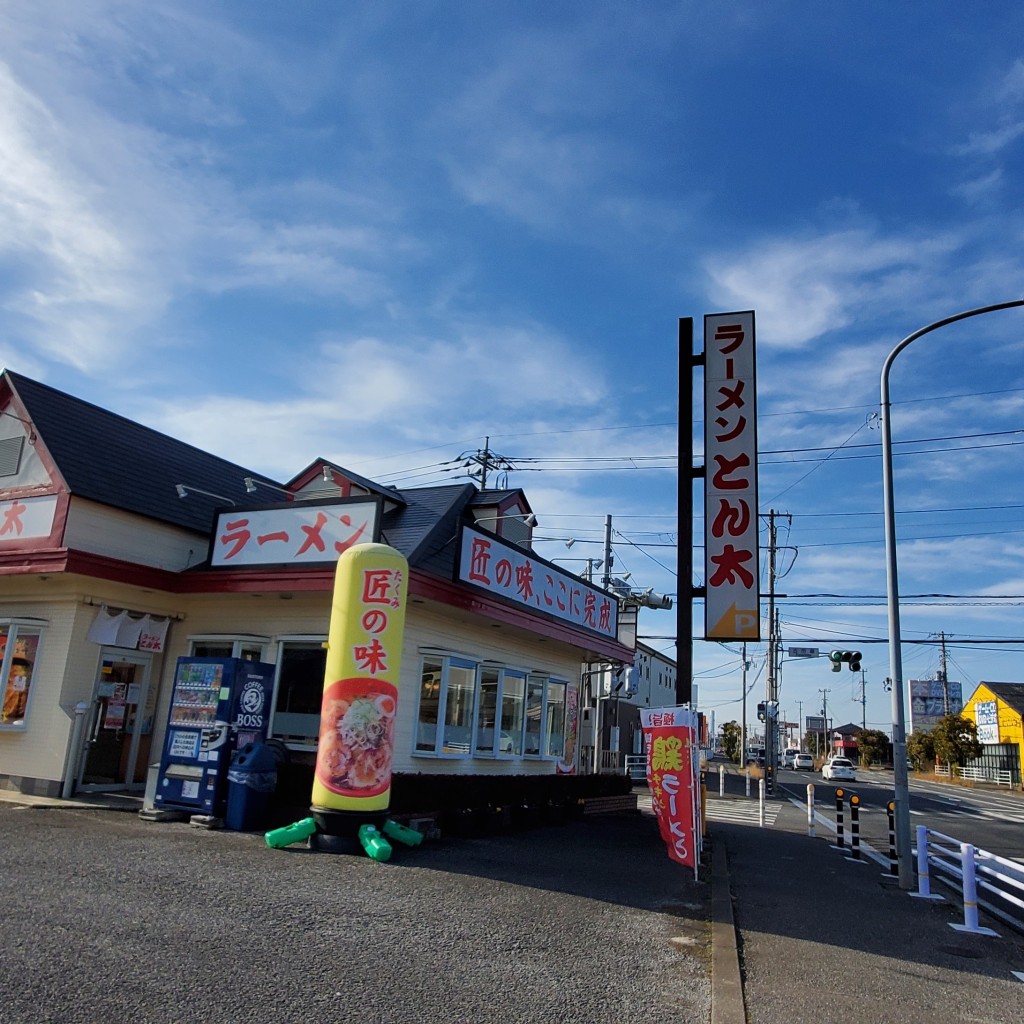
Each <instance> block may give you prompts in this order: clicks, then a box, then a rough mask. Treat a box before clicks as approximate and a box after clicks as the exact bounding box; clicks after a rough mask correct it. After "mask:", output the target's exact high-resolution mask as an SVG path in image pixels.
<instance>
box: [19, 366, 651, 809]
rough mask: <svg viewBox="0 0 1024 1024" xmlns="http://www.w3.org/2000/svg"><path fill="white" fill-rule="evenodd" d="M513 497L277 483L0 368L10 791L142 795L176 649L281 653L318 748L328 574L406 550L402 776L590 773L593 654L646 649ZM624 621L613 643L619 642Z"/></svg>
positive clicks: (275, 710)
mask: <svg viewBox="0 0 1024 1024" xmlns="http://www.w3.org/2000/svg"><path fill="white" fill-rule="evenodd" d="M535 524H536V517H535V516H534V515H533V512H532V510H531V508H530V506H529V503H528V501H527V497H526V495H525V494H524V493H523V492H522V491H521V490H518V489H504V490H480V489H479V488H477V487H476V486H475V485H474V484H472V483H461V484H452V485H448V486H436V487H420V488H410V489H398V488H392V487H387V486H383V485H379V484H377V483H375V482H374V481H372V480H368V479H366V478H364V477H361V476H359V475H358V474H356V473H353V472H350V471H348V470H346V469H345V468H344V467H342V466H339V465H336V464H333V463H331V462H328V461H326V460H323V459H315V460H313V461H312V462H310V463H309V465H307V466H306V467H305V468H304V469H302V470H301V472H299V473H297V474H296V475H295V476H294V477H293V478H292V479H291V480H289V481H287V482H277V481H273V480H268V479H266V478H265V477H261V476H260V475H259V474H257V473H254V472H253V471H251V470H249V469H246V468H244V467H242V466H239V465H236V464H234V463H231V462H228V461H226V460H224V459H220V458H218V457H217V456H215V455H212V454H210V453H208V452H205V451H202V450H200V449H198V448H196V447H194V446H192V445H188V444H185V443H183V442H181V441H177V440H175V439H173V438H171V437H168V436H167V435H164V434H161V433H159V432H157V431H155V430H151V429H150V428H148V427H145V426H142V425H141V424H138V423H135V422H133V421H131V420H128V419H126V418H124V417H122V416H118V415H116V414H114V413H112V412H109V411H107V410H104V409H101V408H98V407H97V406H94V405H91V404H89V403H87V402H84V401H82V400H80V399H77V398H75V397H73V396H71V395H68V394H65V393H62V392H60V391H57V390H55V389H53V388H51V387H48V386H46V385H44V384H41V383H39V382H37V381H34V380H31V379H29V378H27V377H25V376H22V375H20V374H18V373H14V372H12V371H9V370H8V371H5V372H4V373H3V374H2V376H0V659H2V661H0V681H2V685H3V709H2V715H0V788H7V789H14V790H18V791H21V792H25V793H35V794H44V795H49V796H58V795H64V796H69V795H71V794H72V793H75V792H88V791H93V790H112V791H116V790H122V791H140V790H141V789H142V788H143V787H144V785H145V782H146V779H147V770H148V767H149V765H150V763H151V762H153V761H154V760H158V759H159V751H160V749H161V744H162V741H163V736H164V731H165V728H166V722H167V717H168V708H169V702H170V693H171V690H172V687H173V680H174V672H175V666H176V663H177V659H178V658H179V657H186V656H188V657H237V658H243V659H249V660H255V661H262V662H267V663H270V664H272V665H273V666H274V687H273V696H272V701H271V703H272V707H271V712H270V718H269V732H270V735H271V736H272V737H275V738H277V739H278V740H280V741H281V742H282V743H283V744H284V745H286V747H287V748H288V750H289V752H290V755H291V757H292V758H293V759H294V760H295V761H297V762H300V763H302V762H308V763H309V764H310V765H312V763H313V761H314V760H315V754H316V748H317V739H318V730H319V714H320V701H321V694H322V688H323V683H324V666H325V650H324V642H325V641H326V639H327V633H328V625H329V617H330V612H331V592H332V588H333V584H334V570H335V565H336V563H337V558H338V556H339V553H340V552H342V551H344V550H346V549H347V548H348V547H350V546H352V545H353V544H358V543H361V542H363V541H379V542H381V543H384V544H387V545H389V546H391V547H393V548H395V549H396V550H398V551H399V552H401V554H402V555H404V557H405V558H406V559H407V561H408V566H409V581H408V607H407V615H406V629H405V637H404V643H403V650H402V658H401V665H402V668H401V680H400V685H399V700H398V710H397V713H396V719H395V747H394V770H395V772H396V773H423V774H436V773H452V774H454V773H457V774H463V775H497V774H503V775H505V774H519V775H522V774H557V773H574V772H576V771H577V770H578V767H579V717H580V715H579V712H580V700H581V693H580V688H581V677H582V670H581V666H583V665H585V664H595V663H601V664H609V665H613V666H615V665H631V664H632V662H633V658H634V650H633V646H634V643H635V620H634V623H633V625H632V627H629V626H627V625H626V624H625V622H624V621H623V622H620V616H619V611H620V608H619V601H618V600H617V599H616V597H615V595H613V594H611V593H609V592H606V591H604V590H602V589H600V588H597V587H595V586H593V585H592V584H591V583H589V582H588V581H586V580H584V579H581V578H580V577H577V576H575V575H573V574H571V573H568V572H566V571H565V570H563V569H561V568H560V567H558V566H556V565H554V564H553V563H551V562H549V561H547V560H545V559H543V558H541V557H539V556H538V555H537V554H536V553H535V552H534V551H533V549H532V545H531V538H532V531H533V527H534V525H535ZM620 633H621V637H620Z"/></svg>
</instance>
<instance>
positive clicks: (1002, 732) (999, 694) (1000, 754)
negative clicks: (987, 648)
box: [961, 683, 1024, 786]
mask: <svg viewBox="0 0 1024 1024" xmlns="http://www.w3.org/2000/svg"><path fill="white" fill-rule="evenodd" d="M961 713H962V715H963V717H964V718H969V719H970V720H971V721H972V722H974V724H975V725H976V726H977V728H978V740H979V742H980V743H981V744H982V746H983V747H984V753H983V754H982V757H981V759H980V760H979V761H977V762H975V763H976V764H977V765H978V766H979V767H983V768H992V769H1002V770H1003V771H1007V770H1008V771H1009V772H1010V775H1011V778H1012V779H1013V784H1014V786H1019V785H1020V784H1021V771H1020V766H1021V761H1022V759H1024V722H1022V719H1024V683H979V684H978V686H977V688H976V689H975V691H974V693H972V694H971V697H970V700H968V701H967V703H966V704H965V705H964V709H963V711H962V712H961Z"/></svg>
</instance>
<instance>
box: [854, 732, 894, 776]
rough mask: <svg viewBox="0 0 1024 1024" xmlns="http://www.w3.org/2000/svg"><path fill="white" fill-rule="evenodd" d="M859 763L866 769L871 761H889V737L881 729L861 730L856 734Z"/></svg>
mask: <svg viewBox="0 0 1024 1024" xmlns="http://www.w3.org/2000/svg"><path fill="white" fill-rule="evenodd" d="M857 750H858V751H859V752H860V763H861V764H862V765H863V766H864V767H865V768H867V766H868V765H869V764H871V762H872V761H885V762H888V760H889V737H888V736H886V735H885V733H884V732H882V730H881V729H861V731H860V732H859V733H857Z"/></svg>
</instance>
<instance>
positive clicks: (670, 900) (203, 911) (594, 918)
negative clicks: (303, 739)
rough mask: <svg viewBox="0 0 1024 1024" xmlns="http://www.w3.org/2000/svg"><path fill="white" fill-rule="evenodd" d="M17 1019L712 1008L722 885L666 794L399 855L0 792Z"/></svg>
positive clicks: (587, 1017)
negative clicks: (680, 825)
mask: <svg viewBox="0 0 1024 1024" xmlns="http://www.w3.org/2000/svg"><path fill="white" fill-rule="evenodd" d="M0 836H2V839H0V922H2V927H0V950H2V955H0V985H2V993H3V994H2V996H0V1020H2V1021H4V1022H11V1024H14V1022H19V1024H20V1022H23V1021H24V1022H33V1024H35V1022H43V1021H47V1022H48V1021H55V1022H56V1021H60V1022H79V1021H80V1022H88V1024H96V1022H98V1021H104V1020H108V1019H109V1020H114V1019H116V1020H131V1021H133V1022H153V1024H156V1022H165V1021H166V1022H172V1021H173V1022H182V1024H183V1022H193V1021H195V1022H200V1021H201V1022H211V1021H232V1022H243V1021H249V1020H252V1021H264V1020H270V1021H275V1022H276V1021H304V1022H308V1021H310V1020H323V1021H331V1022H333V1021H339V1020H348V1021H357V1022H360V1024H376V1022H380V1024H385V1022H387V1024H396V1022H418V1021H430V1022H437V1021H438V1020H447V1021H458V1022H481V1024H483V1022H491V1021H494V1022H499V1021H500V1022H502V1024H513V1022H520V1021H521V1022H531V1024H534V1022H537V1021H541V1020H554V1021H559V1022H567V1021H579V1022H587V1024H603V1022H609V1024H611V1022H616V1024H624V1022H631V1021H637V1022H644V1024H660V1022H666V1024H668V1022H670V1021H671V1022H673V1024H675V1022H678V1021H680V1020H685V1021H688V1022H701V1021H707V1020H709V1019H710V999H711V989H710V979H709V973H710V949H709V937H710V926H709V924H708V921H707V911H708V896H709V892H708V886H707V885H706V884H704V883H702V882H701V883H698V882H695V881H694V879H693V876H692V874H691V873H690V872H688V871H686V870H684V869H682V868H680V867H679V866H678V865H676V864H674V863H672V862H671V861H669V860H668V858H667V857H666V855H665V851H664V845H663V844H662V842H661V840H660V838H659V837H658V833H657V826H656V824H655V822H654V820H653V818H652V817H650V815H636V814H629V815H626V814H624V815H606V816H601V817H596V818H593V819H584V820H581V821H575V822H571V823H569V824H566V825H562V826H556V827H549V828H543V829H536V830H531V831H528V832H521V833H517V834H512V835H506V836H496V837H491V838H486V839H459V840H450V841H449V840H445V839H441V840H439V841H436V842H432V843H425V844H424V845H423V846H421V847H420V848H418V849H407V848H404V847H396V850H395V855H394V857H393V858H392V860H391V861H389V862H388V863H386V864H378V863H376V862H374V861H372V860H370V859H368V858H365V857H362V856H345V855H335V854H328V853H317V852H312V851H310V850H307V849H306V848H305V846H302V847H291V848H288V849H286V850H271V849H269V848H268V847H267V846H266V845H265V843H264V842H263V839H262V836H260V835H248V834H242V833H237V832H227V831H219V832H216V831H205V830H202V829H196V828H193V827H191V826H189V825H188V824H184V823H154V822H145V821H142V820H141V819H139V818H138V817H137V816H136V815H134V814H126V813H118V812H116V811H88V810H80V809H61V810H43V809H37V808H22V807H10V806H0Z"/></svg>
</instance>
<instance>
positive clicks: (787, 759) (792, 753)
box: [782, 747, 800, 768]
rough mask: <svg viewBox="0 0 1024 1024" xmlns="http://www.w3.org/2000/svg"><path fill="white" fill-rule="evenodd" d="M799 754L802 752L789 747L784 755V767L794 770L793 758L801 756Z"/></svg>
mask: <svg viewBox="0 0 1024 1024" xmlns="http://www.w3.org/2000/svg"><path fill="white" fill-rule="evenodd" d="M799 753H800V751H799V750H797V749H796V747H787V748H786V750H785V751H784V752H783V754H782V767H783V768H792V767H793V758H795V757H796V755H797V754H799Z"/></svg>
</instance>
